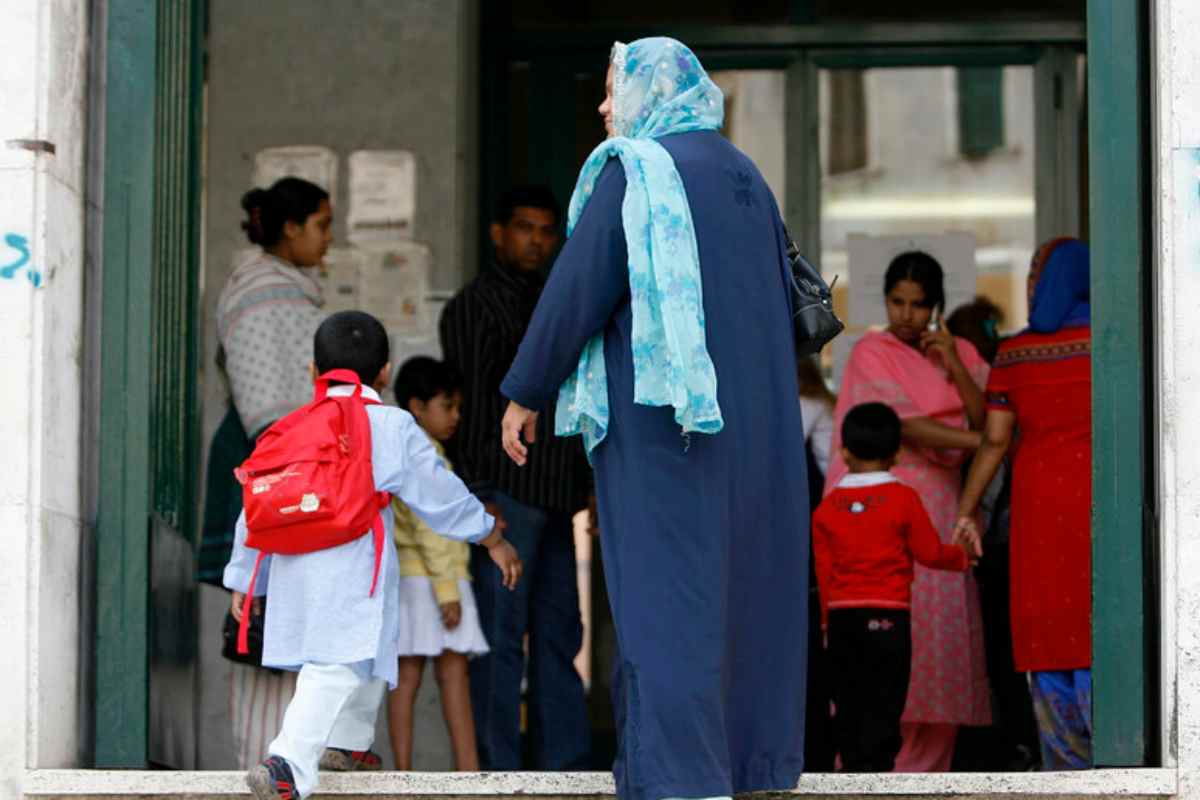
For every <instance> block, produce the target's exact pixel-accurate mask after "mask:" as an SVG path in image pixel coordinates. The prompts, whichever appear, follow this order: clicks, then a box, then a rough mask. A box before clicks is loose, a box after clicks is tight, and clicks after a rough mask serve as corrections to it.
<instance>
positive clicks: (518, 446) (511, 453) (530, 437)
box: [500, 402, 538, 467]
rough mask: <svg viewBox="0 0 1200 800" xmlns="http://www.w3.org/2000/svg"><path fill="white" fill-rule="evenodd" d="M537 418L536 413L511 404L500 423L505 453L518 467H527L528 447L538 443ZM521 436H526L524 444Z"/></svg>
mask: <svg viewBox="0 0 1200 800" xmlns="http://www.w3.org/2000/svg"><path fill="white" fill-rule="evenodd" d="M537 418H538V415H537V412H536V411H530V410H529V409H528V408H525V407H524V406H522V405H520V404H518V403H514V402H510V403H509V404H508V410H507V411H505V412H504V419H503V420H502V421H501V422H500V441H501V443H502V444H503V445H504V452H506V453H508V457H509V458H511V459H512V460H513V462H514V463H515V464H516V465H517V466H518V467H523V466H525V462H526V461H527V460H528V458H529V448H528V447H527V445H529V444H533V443H534V442H535V441H537ZM521 434H524V435H525V441H524V442H522V441H521Z"/></svg>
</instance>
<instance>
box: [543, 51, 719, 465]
mask: <svg viewBox="0 0 1200 800" xmlns="http://www.w3.org/2000/svg"><path fill="white" fill-rule="evenodd" d="M612 65H613V124H614V127H615V128H616V133H617V135H615V136H613V137H612V138H610V139H608V140H607V141H605V142H604V143H602V144H601V145H600V146H599V147H597V148H596V149H595V150H594V151H592V154H591V155H590V156H588V159H587V161H586V162H585V163H584V165H583V169H582V171H581V172H580V173H579V180H578V182H577V183H576V185H575V193H574V194H573V195H572V196H571V205H570V209H569V211H568V215H567V234H568V236H569V235H570V233H571V231H572V230H573V229H574V227H575V225H576V223H577V222H578V221H579V218H580V216H581V215H582V214H583V209H584V206H586V205H587V201H588V198H590V197H591V195H592V191H593V190H594V189H595V186H596V180H597V179H598V178H599V176H600V172H601V170H603V169H604V166H605V164H607V163H608V160H609V159H610V158H614V157H615V158H618V159H620V161H621V166H622V167H623V168H624V170H625V180H626V187H625V199H624V201H623V203H622V205H621V219H622V223H623V226H624V229H625V243H626V246H627V249H628V252H629V289H630V293H631V311H632V317H633V331H632V351H633V374H634V398H633V399H634V402H636V403H639V404H641V405H648V406H672V407H673V408H674V409H675V421H676V422H677V423H679V426H680V427H681V429H682V431H683V434H684V437H685V441H686V437H687V435H688V434H690V433H693V432H699V433H709V434H714V433H717V432H719V431H720V430H721V429H722V428H723V427H724V424H725V423H724V420H723V419H722V418H721V409H720V407H719V406H718V404H717V375H716V370H715V369H714V367H713V363H712V358H711V357H710V356H709V353H708V347H707V345H706V343H705V331H704V302H703V292H702V287H701V279H700V256H699V251H698V250H697V247H696V232H695V229H694V228H693V225H692V213H691V209H690V208H689V206H688V202H687V195H686V194H685V192H684V188H683V180H682V179H681V178H680V177H679V172H678V171H677V170H676V168H675V162H674V160H672V158H671V155H670V153H668V152H667V151H666V149H664V148H663V146H662V145H660V144H659V143H658V142H656V141H655V139H656V138H657V137H661V136H667V135H670V134H674V133H684V132H687V131H698V130H717V129H719V128H720V127H721V122H722V120H723V119H724V116H725V103H724V96H723V95H722V94H721V90H720V89H719V88H717V85H716V84H714V83H713V82H712V81H711V80H710V79H709V77H708V74H707V73H706V72H705V71H704V68H703V67H702V66H701V65H700V61H699V60H698V59H697V58H696V56H695V54H693V53H692V51H691V50H689V49H688V48H687V47H686V46H685V45H683V44H682V43H680V42H677V41H675V40H674V39H667V38H661V37H660V38H651V39H639V40H638V41H636V42H634V43H632V44H630V45H624V44H621V43H619V42H618V43H617V44H616V45H615V46H614V47H613V55H612ZM608 415H609V408H608V376H607V373H606V371H605V365H604V340H603V335H602V334H601V335H597V336H596V337H595V338H594V339H592V341H590V342H589V343H588V345H587V346H586V347H585V348H584V351H583V354H582V356H581V357H580V359H579V366H578V368H577V369H576V371H575V373H574V374H573V375H571V376H570V377H568V378H567V380H566V381H565V382H564V383H563V385H562V388H561V389H560V391H559V401H558V410H557V412H556V417H555V431H556V433H558V435H560V436H573V435H575V434H582V435H583V437H584V445H585V447H586V448H587V451H588V453H589V454H590V453H591V452H592V450H593V449H594V448H595V446H596V445H597V444H599V443H600V442H601V441H602V440H603V439H604V436H605V433H606V432H607V429H608Z"/></svg>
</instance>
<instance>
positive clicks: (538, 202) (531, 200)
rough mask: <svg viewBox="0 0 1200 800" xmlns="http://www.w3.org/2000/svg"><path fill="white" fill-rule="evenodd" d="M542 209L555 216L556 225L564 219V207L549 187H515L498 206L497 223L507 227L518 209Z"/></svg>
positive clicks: (502, 198) (501, 199)
mask: <svg viewBox="0 0 1200 800" xmlns="http://www.w3.org/2000/svg"><path fill="white" fill-rule="evenodd" d="M521 207H525V208H540V209H543V210H544V211H549V212H550V213H551V214H553V215H554V224H555V225H558V222H559V220H561V219H562V206H560V205H559V204H558V198H556V197H555V196H554V192H552V191H550V188H549V187H548V186H539V185H528V186H514V187H513V188H511V189H509V190H508V191H507V192H505V193H504V196H503V197H501V198H500V203H499V205H497V206H496V220H495V221H496V222H498V223H500V224H501V225H507V224H508V223H509V222H510V221H511V220H512V217H513V212H514V211H516V210H517V209H518V208H521Z"/></svg>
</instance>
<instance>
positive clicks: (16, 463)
mask: <svg viewBox="0 0 1200 800" xmlns="http://www.w3.org/2000/svg"><path fill="white" fill-rule="evenodd" d="M88 14H89V3H88V2H86V1H85V0H53V2H47V1H46V0H7V2H5V4H4V21H3V25H0V104H2V110H0V365H3V370H4V383H5V386H6V387H7V388H6V391H5V392H3V393H2V394H0V442H3V443H4V449H5V465H4V466H5V479H4V481H3V483H2V484H0V536H2V537H3V542H4V557H3V558H0V620H3V631H4V634H3V636H4V645H3V647H0V675H3V676H4V680H3V681H2V682H0V720H3V724H2V725H0V796H3V797H9V796H14V795H15V794H16V793H17V792H18V791H19V785H20V784H19V781H20V775H21V772H22V771H23V770H24V768H26V767H55V766H61V767H66V766H74V765H77V764H78V763H79V760H80V753H79V747H80V734H79V727H80V726H79V725H78V724H77V717H78V713H79V707H80V703H79V700H80V695H79V678H80V675H81V672H82V671H83V668H84V667H85V661H84V657H82V655H81V653H82V652H85V651H83V650H82V649H81V647H80V626H79V620H80V603H81V598H80V594H79V565H80V550H81V547H82V544H83V542H84V541H85V523H84V520H83V519H82V515H81V488H80V487H81V480H80V472H81V470H80V438H81V416H82V413H81V395H82V392H81V381H82V363H83V349H84V342H83V335H82V334H83V329H82V324H83V287H84V270H83V264H84V217H85V210H84V207H85V197H84V183H85V181H84V174H85V168H84V156H85V148H86V143H87V115H86V109H87V91H88V80H87V72H88V70H87V63H88V62H87V56H88V31H89V16H88ZM38 141H41V142H47V143H50V144H52V145H53V149H54V152H53V153H50V152H49V147H48V145H38V144H25V143H23V142H38ZM31 147H32V148H34V149H29V148H31Z"/></svg>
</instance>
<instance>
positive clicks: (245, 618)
mask: <svg viewBox="0 0 1200 800" xmlns="http://www.w3.org/2000/svg"><path fill="white" fill-rule="evenodd" d="M265 557H266V553H264V552H262V551H261V550H260V551H259V553H258V558H256V559H254V571H253V572H251V573H250V586H249V587H248V588H247V589H246V597H245V599H244V600H242V619H241V621H240V622H239V623H238V639H237V651H238V653H239V654H240V655H243V656H244V655H246V654H248V653H249V652H250V607H251V606H252V605H253V603H254V582H255V581H257V580H258V568H259V567H261V566H262V562H263V558H265Z"/></svg>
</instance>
